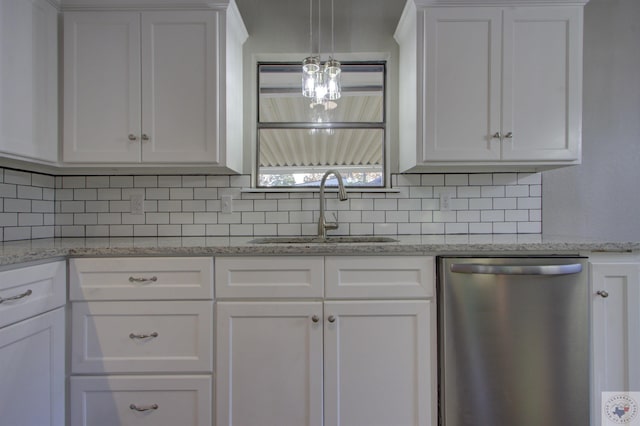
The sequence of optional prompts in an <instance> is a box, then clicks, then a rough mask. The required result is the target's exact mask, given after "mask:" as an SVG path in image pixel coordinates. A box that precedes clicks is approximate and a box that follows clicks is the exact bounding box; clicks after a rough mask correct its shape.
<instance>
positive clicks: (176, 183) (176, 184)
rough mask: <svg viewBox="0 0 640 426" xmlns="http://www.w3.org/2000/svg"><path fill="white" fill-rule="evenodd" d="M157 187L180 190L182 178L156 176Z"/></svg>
mask: <svg viewBox="0 0 640 426" xmlns="http://www.w3.org/2000/svg"><path fill="white" fill-rule="evenodd" d="M158 187H160V188H180V187H182V176H158Z"/></svg>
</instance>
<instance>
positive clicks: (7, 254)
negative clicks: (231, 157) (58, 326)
mask: <svg viewBox="0 0 640 426" xmlns="http://www.w3.org/2000/svg"><path fill="white" fill-rule="evenodd" d="M253 238H254V237H158V238H151V237H129V238H127V237H122V238H51V239H39V240H24V241H14V242H5V243H0V266H6V265H12V264H17V263H24V262H34V261H42V260H50V259H56V258H64V257H67V256H96V257H97V256H221V255H224V256H234V255H236V256H239V255H247V256H259V255H330V254H332V255H384V254H391V255H398V254H407V255H410V254H414V255H419V254H423V255H443V254H476V253H477V254H490V253H498V254H516V255H517V254H522V255H534V254H549V255H550V254H579V253H585V252H593V251H599V252H631V251H640V242H621V241H606V240H594V239H586V238H579V237H567V236H552V235H540V234H519V235H511V234H507V235H501V234H493V235H416V236H412V235H399V236H393V238H396V239H397V240H398V242H393V243H331V244H326V243H315V244H254V243H252V242H251V240H252V239H253Z"/></svg>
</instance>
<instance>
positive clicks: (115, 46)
mask: <svg viewBox="0 0 640 426" xmlns="http://www.w3.org/2000/svg"><path fill="white" fill-rule="evenodd" d="M225 7H227V9H226V10H222V9H221V10H207V11H145V12H103V11H97V12H95V11H94V12H65V14H64V71H65V77H64V83H65V84H64V110H65V115H64V142H63V160H64V162H66V163H70V164H71V163H86V164H96V165H99V164H114V165H117V164H126V163H130V164H136V163H147V164H159V165H162V164H170V165H175V164H179V163H185V164H190V163H192V164H210V165H219V166H232V167H236V168H237V167H238V166H239V161H238V158H240V156H241V152H240V149H239V148H236V147H231V148H228V147H227V145H226V144H227V139H228V137H227V136H228V135H231V136H232V138H233V141H232V142H233V145H236V144H237V143H238V141H239V140H241V135H240V133H238V132H241V130H239V129H241V127H242V126H241V123H240V124H238V121H237V120H238V117H239V116H241V108H239V107H238V106H237V104H238V101H237V100H233V101H232V102H230V105H231V106H230V107H229V108H227V106H226V100H227V87H226V83H225V82H227V81H229V83H230V89H234V91H235V92H238V84H236V80H237V79H239V78H241V77H239V75H241V66H242V65H241V61H239V60H237V59H236V56H238V52H241V50H242V43H243V42H244V39H246V36H245V37H242V35H240V36H238V35H237V33H239V32H240V33H242V31H244V25H243V23H242V21H241V19H240V18H239V14H237V11H236V10H235V5H233V3H232V4H230V5H228V6H225ZM241 30H242V31H241ZM227 58H229V59H230V60H231V62H230V63H229V64H227V62H226V59H227ZM235 92H234V93H232V94H231V97H236V96H238V95H237V93H235ZM240 98H241V96H240ZM228 124H233V128H229V126H228ZM238 138H239V139H238ZM231 163H233V164H231Z"/></svg>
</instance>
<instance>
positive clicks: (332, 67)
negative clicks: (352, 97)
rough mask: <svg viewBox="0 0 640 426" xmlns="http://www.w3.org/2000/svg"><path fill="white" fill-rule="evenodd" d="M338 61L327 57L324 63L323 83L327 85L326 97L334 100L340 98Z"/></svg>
mask: <svg viewBox="0 0 640 426" xmlns="http://www.w3.org/2000/svg"><path fill="white" fill-rule="evenodd" d="M341 71H342V70H341V69H340V62H338V61H336V60H335V59H333V58H329V60H328V61H327V62H325V64H324V75H325V84H326V86H327V95H326V96H327V99H328V100H330V101H335V100H336V99H340V96H341V93H340V92H341V90H342V87H341V83H340V73H341Z"/></svg>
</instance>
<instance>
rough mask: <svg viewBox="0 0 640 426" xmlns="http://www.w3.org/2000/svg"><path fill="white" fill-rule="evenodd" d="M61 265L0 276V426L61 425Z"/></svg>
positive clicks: (63, 293)
mask: <svg viewBox="0 0 640 426" xmlns="http://www.w3.org/2000/svg"><path fill="white" fill-rule="evenodd" d="M65 271H66V269H65V262H63V261H60V262H52V263H48V264H44V265H36V266H27V267H22V268H17V269H13V270H9V271H3V272H0V425H2V426H64V424H65V312H64V307H62V306H63V305H64V302H65V299H66V274H65Z"/></svg>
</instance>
